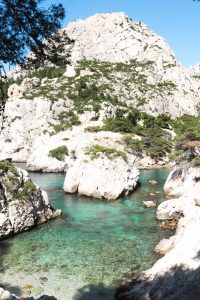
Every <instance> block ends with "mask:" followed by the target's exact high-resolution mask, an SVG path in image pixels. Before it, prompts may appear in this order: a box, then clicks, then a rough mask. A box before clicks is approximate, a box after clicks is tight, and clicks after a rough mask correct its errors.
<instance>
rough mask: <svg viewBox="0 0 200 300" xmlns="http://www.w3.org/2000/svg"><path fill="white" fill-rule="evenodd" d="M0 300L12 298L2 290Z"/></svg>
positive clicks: (7, 292)
mask: <svg viewBox="0 0 200 300" xmlns="http://www.w3.org/2000/svg"><path fill="white" fill-rule="evenodd" d="M0 299H1V300H12V299H13V296H12V295H11V293H10V292H9V291H6V290H4V291H3V293H2V294H1V297H0Z"/></svg>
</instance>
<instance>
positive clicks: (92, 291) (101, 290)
mask: <svg viewBox="0 0 200 300" xmlns="http://www.w3.org/2000/svg"><path fill="white" fill-rule="evenodd" d="M114 293H115V288H114V287H110V286H105V285H104V284H103V283H99V284H98V285H94V284H88V285H86V286H84V287H82V288H80V289H79V290H78V291H77V293H76V295H75V296H74V297H73V300H94V299H98V300H113V299H114Z"/></svg>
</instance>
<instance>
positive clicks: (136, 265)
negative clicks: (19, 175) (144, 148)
mask: <svg viewBox="0 0 200 300" xmlns="http://www.w3.org/2000/svg"><path fill="white" fill-rule="evenodd" d="M168 173H169V171H168V170H167V169H155V170H143V171H141V175H140V183H141V186H140V187H139V188H138V189H137V190H136V191H135V192H134V193H133V194H131V195H130V196H127V197H124V198H121V199H119V200H117V201H114V202H105V201H100V200H95V199H92V198H86V197H83V196H78V195H69V194H65V193H64V191H63V189H62V187H63V182H64V174H63V173H48V174H45V173H30V174H29V175H30V178H31V179H32V180H33V181H34V182H35V183H36V184H38V185H39V186H40V187H41V188H42V189H44V190H45V191H47V193H48V196H49V201H50V203H51V204H52V206H53V207H54V208H60V209H61V210H62V213H63V214H62V216H61V217H60V218H58V219H56V220H53V221H51V222H49V223H46V224H44V225H43V226H39V227H38V228H36V229H34V230H32V231H30V232H26V233H23V234H20V235H17V236H15V237H13V238H10V239H7V240H4V241H1V243H0V257H1V262H0V279H1V283H3V284H4V286H5V287H7V288H9V290H10V291H11V292H13V293H15V294H16V295H18V296H21V295H22V296H34V297H39V296H40V295H42V294H48V295H54V296H55V297H57V299H60V300H61V299H62V300H72V299H74V300H75V299H76V300H86V299H87V300H90V299H95V300H100V299H102V300H103V299H104V300H106V299H113V295H114V291H115V288H116V286H118V285H119V284H120V282H122V281H123V280H125V279H127V278H131V277H133V276H134V275H135V274H137V273H138V272H140V271H142V270H146V269H148V268H150V267H151V266H152V265H153V264H154V263H155V261H156V260H157V258H158V256H157V255H156V254H155V253H154V252H153V249H154V247H155V245H156V244H157V243H158V242H159V241H160V240H161V239H162V238H164V237H168V236H169V235H171V234H172V232H170V231H167V230H164V229H161V228H160V226H159V222H158V221H156V219H155V215H156V208H149V209H145V208H144V207H143V203H142V202H143V201H145V200H154V201H155V202H157V204H158V203H160V202H162V201H163V200H164V199H165V196H164V193H163V185H164V182H165V180H166V178H167V176H168ZM149 180H156V181H157V184H156V185H152V184H151V183H149ZM8 283H9V285H8Z"/></svg>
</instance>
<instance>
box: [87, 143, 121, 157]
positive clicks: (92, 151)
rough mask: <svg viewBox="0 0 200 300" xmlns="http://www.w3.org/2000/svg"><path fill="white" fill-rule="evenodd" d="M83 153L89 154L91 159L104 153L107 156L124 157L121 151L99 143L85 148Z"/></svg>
mask: <svg viewBox="0 0 200 300" xmlns="http://www.w3.org/2000/svg"><path fill="white" fill-rule="evenodd" d="M85 154H87V155H90V157H91V159H97V158H99V157H100V156H101V154H105V156H106V157H108V158H114V157H122V158H123V159H126V154H125V153H124V152H123V151H120V150H117V149H115V148H111V147H105V146H101V145H93V146H91V147H90V148H86V151H85Z"/></svg>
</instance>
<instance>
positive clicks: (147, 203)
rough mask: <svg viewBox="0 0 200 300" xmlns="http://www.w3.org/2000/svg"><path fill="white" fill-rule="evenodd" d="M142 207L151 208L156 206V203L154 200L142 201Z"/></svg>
mask: <svg viewBox="0 0 200 300" xmlns="http://www.w3.org/2000/svg"><path fill="white" fill-rule="evenodd" d="M142 203H143V205H144V207H147V208H151V207H156V203H155V202H154V201H143V202H142Z"/></svg>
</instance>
